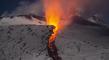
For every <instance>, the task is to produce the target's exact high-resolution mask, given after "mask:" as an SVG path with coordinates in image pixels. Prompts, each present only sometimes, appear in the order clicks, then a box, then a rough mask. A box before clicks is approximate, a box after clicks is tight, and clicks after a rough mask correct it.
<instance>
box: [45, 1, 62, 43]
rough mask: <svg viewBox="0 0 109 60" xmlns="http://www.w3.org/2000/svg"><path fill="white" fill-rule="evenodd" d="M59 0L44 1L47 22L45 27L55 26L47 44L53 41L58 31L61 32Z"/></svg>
mask: <svg viewBox="0 0 109 60" xmlns="http://www.w3.org/2000/svg"><path fill="white" fill-rule="evenodd" d="M59 1H60V0H51V1H50V0H44V7H45V17H46V21H47V25H53V26H55V29H54V30H53V32H54V34H52V35H51V37H50V38H49V43H51V42H53V41H54V40H55V37H56V36H57V34H58V31H59V30H61V28H62V26H61V24H60V23H61V12H62V9H61V5H60V2H59Z"/></svg>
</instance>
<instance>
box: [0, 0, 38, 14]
mask: <svg viewBox="0 0 109 60" xmlns="http://www.w3.org/2000/svg"><path fill="white" fill-rule="evenodd" d="M21 1H28V2H34V1H36V0H0V15H1V14H2V13H4V12H5V11H8V12H11V11H13V10H14V9H16V7H18V6H19V3H20V2H21Z"/></svg>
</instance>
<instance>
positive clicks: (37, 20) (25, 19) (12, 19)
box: [0, 15, 46, 25]
mask: <svg viewBox="0 0 109 60" xmlns="http://www.w3.org/2000/svg"><path fill="white" fill-rule="evenodd" d="M42 19H43V18H42V17H40V16H36V15H18V16H7V17H6V16H4V17H0V25H21V24H35V25H46V22H45V21H44V20H42Z"/></svg>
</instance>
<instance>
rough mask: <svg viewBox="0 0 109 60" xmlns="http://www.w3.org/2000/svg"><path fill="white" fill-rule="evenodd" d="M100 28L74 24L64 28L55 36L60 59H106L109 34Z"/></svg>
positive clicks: (108, 52) (108, 56) (108, 49)
mask: <svg viewBox="0 0 109 60" xmlns="http://www.w3.org/2000/svg"><path fill="white" fill-rule="evenodd" d="M100 30H101V31H102V28H101V27H97V26H87V25H79V24H74V25H72V26H69V27H67V28H65V29H64V30H63V31H62V32H60V33H59V35H58V36H57V38H56V45H57V47H58V50H59V51H58V53H59V55H60V56H61V57H62V60H103V59H104V60H108V59H109V47H108V46H109V44H108V43H109V41H108V40H109V35H107V36H105V35H103V34H102V33H101V31H100Z"/></svg>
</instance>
